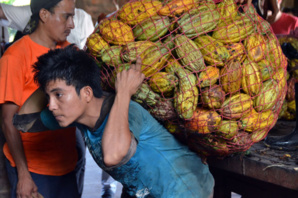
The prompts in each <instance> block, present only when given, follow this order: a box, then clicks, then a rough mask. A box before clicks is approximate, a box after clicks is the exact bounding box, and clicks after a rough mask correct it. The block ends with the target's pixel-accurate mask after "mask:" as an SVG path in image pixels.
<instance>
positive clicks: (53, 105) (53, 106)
mask: <svg viewBox="0 0 298 198" xmlns="http://www.w3.org/2000/svg"><path fill="white" fill-rule="evenodd" d="M56 109H57V104H56V103H55V101H54V99H51V98H50V99H49V110H50V111H54V110H56Z"/></svg>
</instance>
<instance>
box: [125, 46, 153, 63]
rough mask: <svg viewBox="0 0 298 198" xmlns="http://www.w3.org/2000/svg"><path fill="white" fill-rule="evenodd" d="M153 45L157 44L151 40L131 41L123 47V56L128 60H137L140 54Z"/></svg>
mask: <svg viewBox="0 0 298 198" xmlns="http://www.w3.org/2000/svg"><path fill="white" fill-rule="evenodd" d="M152 46H156V44H155V43H153V42H151V41H136V42H130V43H127V45H124V46H123V47H122V51H121V56H122V58H123V60H124V61H126V62H134V61H136V60H137V56H140V55H141V54H142V53H144V52H145V51H146V50H148V49H149V48H150V47H152Z"/></svg>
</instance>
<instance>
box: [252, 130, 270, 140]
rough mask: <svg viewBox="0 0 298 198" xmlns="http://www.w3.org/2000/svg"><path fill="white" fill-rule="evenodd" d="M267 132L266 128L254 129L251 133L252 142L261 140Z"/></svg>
mask: <svg viewBox="0 0 298 198" xmlns="http://www.w3.org/2000/svg"><path fill="white" fill-rule="evenodd" d="M267 133H268V130H266V129H261V130H257V131H254V132H253V133H252V134H251V140H252V142H254V143H256V142H259V141H261V140H263V139H264V138H265V137H266V136H267Z"/></svg>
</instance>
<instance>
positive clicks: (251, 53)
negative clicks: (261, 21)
mask: <svg viewBox="0 0 298 198" xmlns="http://www.w3.org/2000/svg"><path fill="white" fill-rule="evenodd" d="M244 46H245V48H246V50H247V54H248V58H249V59H250V60H253V61H254V62H259V61H260V60H262V59H264V53H265V50H266V43H265V38H264V37H263V35H261V34H260V33H253V34H251V35H250V36H249V37H247V38H246V39H245V40H244Z"/></svg>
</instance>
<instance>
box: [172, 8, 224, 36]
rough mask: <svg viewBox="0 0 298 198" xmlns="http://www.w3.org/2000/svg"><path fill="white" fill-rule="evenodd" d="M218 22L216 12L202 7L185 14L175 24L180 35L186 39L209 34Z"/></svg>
mask: <svg viewBox="0 0 298 198" xmlns="http://www.w3.org/2000/svg"><path fill="white" fill-rule="evenodd" d="M218 21H219V14H218V12H217V10H216V9H211V8H210V7H207V6H206V5H203V6H199V7H197V8H195V9H193V10H191V11H189V13H185V14H184V15H183V16H182V17H181V18H180V19H179V20H178V21H177V23H178V26H179V29H180V32H181V33H183V34H185V35H186V36H187V37H188V38H193V37H197V36H199V35H201V34H206V33H207V32H211V31H212V30H213V29H214V28H215V27H216V26H217V24H218Z"/></svg>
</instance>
